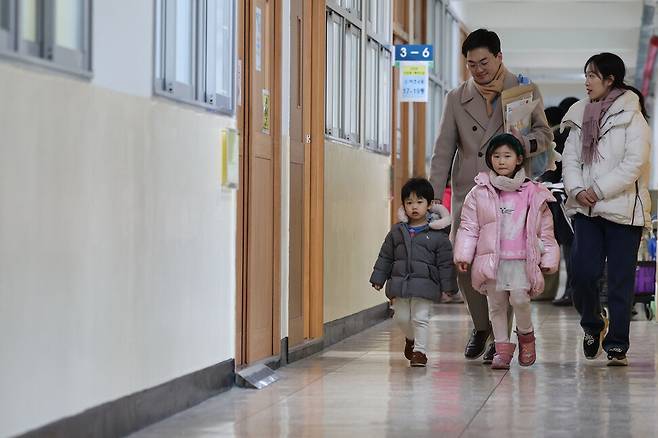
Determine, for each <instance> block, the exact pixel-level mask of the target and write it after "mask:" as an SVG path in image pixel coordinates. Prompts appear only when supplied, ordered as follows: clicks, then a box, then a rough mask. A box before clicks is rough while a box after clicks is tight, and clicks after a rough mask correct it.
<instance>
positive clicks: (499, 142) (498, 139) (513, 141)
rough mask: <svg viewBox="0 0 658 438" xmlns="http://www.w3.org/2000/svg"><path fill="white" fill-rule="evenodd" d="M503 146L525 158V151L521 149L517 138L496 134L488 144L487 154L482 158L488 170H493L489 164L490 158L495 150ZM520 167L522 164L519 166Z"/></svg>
mask: <svg viewBox="0 0 658 438" xmlns="http://www.w3.org/2000/svg"><path fill="white" fill-rule="evenodd" d="M504 145H507V146H509V147H510V148H511V149H512V150H513V151H514V152H516V155H519V156H521V157H523V158H525V150H524V149H523V145H522V144H521V142H520V141H519V139H518V138H516V137H514V136H513V135H512V134H498V135H497V136H495V137H494V138H492V139H491V141H490V142H489V146H488V147H487V153H486V155H485V158H484V160H485V161H486V163H487V167H489V169H491V170H493V164H491V156H492V155H493V153H494V152H495V151H496V149H498V148H499V147H501V146H504ZM522 165H523V163H522V164H521V166H522ZM517 170H518V169H517Z"/></svg>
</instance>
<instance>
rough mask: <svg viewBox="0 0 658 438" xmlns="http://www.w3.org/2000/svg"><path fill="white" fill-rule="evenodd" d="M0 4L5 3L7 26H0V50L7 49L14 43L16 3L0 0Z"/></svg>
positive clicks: (13, 45) (13, 46)
mask: <svg viewBox="0 0 658 438" xmlns="http://www.w3.org/2000/svg"><path fill="white" fill-rule="evenodd" d="M0 4H4V5H7V28H6V29H5V28H3V27H0V51H9V50H12V49H14V48H15V45H16V34H15V30H16V3H15V2H14V1H12V0H0ZM0 7H2V6H0Z"/></svg>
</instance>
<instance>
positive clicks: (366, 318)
mask: <svg viewBox="0 0 658 438" xmlns="http://www.w3.org/2000/svg"><path fill="white" fill-rule="evenodd" d="M388 318H390V313H389V309H388V303H382V304H379V305H377V306H374V307H371V308H369V309H365V310H362V311H360V312H357V313H355V314H353V315H349V316H346V317H344V318H340V319H337V320H335V321H330V322H327V323H325V325H324V336H323V338H322V340H323V343H324V348H327V347H329V346H331V345H333V344H335V343H336V342H340V341H342V340H343V339H345V338H349V337H350V336H353V335H355V334H357V333H359V332H362V331H363V330H365V329H367V328H370V327H372V326H373V325H375V324H379V323H380V322H382V321H384V320H386V319H388Z"/></svg>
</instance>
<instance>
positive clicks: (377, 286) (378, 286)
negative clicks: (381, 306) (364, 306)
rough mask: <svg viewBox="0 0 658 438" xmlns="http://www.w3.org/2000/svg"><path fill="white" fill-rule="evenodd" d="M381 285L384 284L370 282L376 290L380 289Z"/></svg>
mask: <svg viewBox="0 0 658 438" xmlns="http://www.w3.org/2000/svg"><path fill="white" fill-rule="evenodd" d="M383 286H384V285H383V284H375V283H372V287H374V288H375V289H376V290H382V287H383Z"/></svg>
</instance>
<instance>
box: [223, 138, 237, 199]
mask: <svg viewBox="0 0 658 438" xmlns="http://www.w3.org/2000/svg"><path fill="white" fill-rule="evenodd" d="M220 145H221V160H222V161H221V171H220V183H221V185H222V186H223V187H226V188H230V189H236V188H238V184H239V182H240V181H239V180H240V168H239V165H240V158H239V151H238V148H239V147H240V135H239V134H238V132H237V131H236V130H235V129H222V130H221V132H220Z"/></svg>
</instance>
